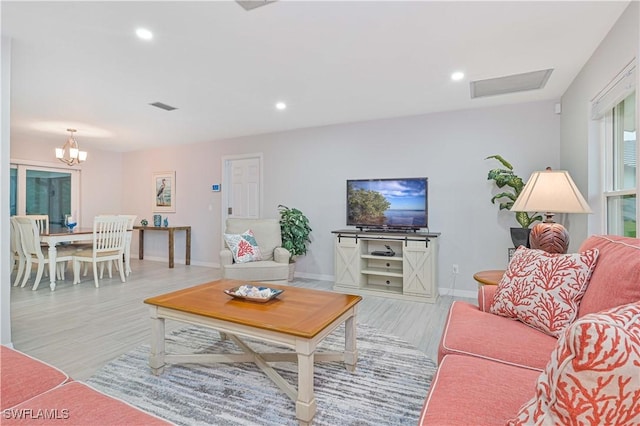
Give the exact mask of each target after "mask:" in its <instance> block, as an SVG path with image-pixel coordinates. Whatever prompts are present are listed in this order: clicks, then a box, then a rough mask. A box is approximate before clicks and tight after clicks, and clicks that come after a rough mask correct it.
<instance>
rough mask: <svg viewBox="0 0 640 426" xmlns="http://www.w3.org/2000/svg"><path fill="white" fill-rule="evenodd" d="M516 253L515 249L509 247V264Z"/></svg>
mask: <svg viewBox="0 0 640 426" xmlns="http://www.w3.org/2000/svg"><path fill="white" fill-rule="evenodd" d="M515 252H516V248H515V247H511V248H510V249H509V253H508V254H509V262H511V258H512V257H513V254H514V253H515Z"/></svg>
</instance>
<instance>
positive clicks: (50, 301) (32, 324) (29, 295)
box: [11, 259, 452, 380]
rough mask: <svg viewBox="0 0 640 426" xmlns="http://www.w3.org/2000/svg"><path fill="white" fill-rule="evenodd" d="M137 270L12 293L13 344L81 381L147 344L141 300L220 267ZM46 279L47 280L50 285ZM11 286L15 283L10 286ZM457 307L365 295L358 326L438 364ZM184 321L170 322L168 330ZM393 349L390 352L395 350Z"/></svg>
mask: <svg viewBox="0 0 640 426" xmlns="http://www.w3.org/2000/svg"><path fill="white" fill-rule="evenodd" d="M131 267H132V269H133V273H132V274H131V275H130V276H129V278H128V279H127V282H126V283H121V282H120V278H119V274H118V273H117V272H115V271H114V276H113V278H111V279H110V278H108V277H107V275H106V272H105V278H103V279H102V280H101V282H100V288H95V287H94V285H93V277H92V276H91V272H89V275H88V276H87V277H84V278H83V281H82V283H81V284H79V285H76V286H74V285H72V281H73V278H72V275H73V274H72V273H71V272H70V271H69V272H67V276H66V280H65V281H58V282H57V288H56V291H55V292H51V291H50V290H49V287H48V278H44V277H43V282H41V284H40V288H39V289H38V290H37V291H32V290H31V285H32V284H33V277H34V276H35V273H34V274H32V278H31V280H30V282H29V283H28V284H27V286H26V287H24V288H20V287H12V288H11V327H12V330H11V331H12V340H13V344H14V347H15V348H16V349H18V350H20V351H23V352H25V353H27V354H29V355H31V356H33V357H35V358H38V359H41V360H43V361H45V362H48V363H50V364H52V365H54V366H56V367H58V368H60V369H62V370H63V371H65V372H66V373H67V374H69V375H70V376H71V377H73V378H75V379H76V380H83V379H87V378H89V377H90V376H91V375H92V374H93V373H94V372H95V371H96V370H97V369H98V368H100V367H101V366H102V365H104V364H105V363H107V362H109V361H110V360H112V359H114V358H116V357H117V356H119V355H121V354H123V353H125V352H127V351H129V350H131V349H133V348H135V347H136V346H138V345H141V344H143V343H147V342H148V341H149V336H150V330H149V313H148V307H147V305H145V304H143V303H142V301H143V300H144V299H146V298H148V297H151V296H155V295H158V294H162V293H166V292H169V291H173V290H178V289H181V288H185V287H190V286H193V285H196V284H201V283H205V282H208V281H213V280H216V279H218V278H219V277H220V272H219V270H218V269H213V268H207V267H201V266H193V265H191V266H185V265H178V264H176V266H175V268H173V269H169V268H168V267H167V265H166V263H161V262H153V261H149V260H138V259H132V260H131ZM45 280H46V281H45ZM11 282H13V280H12V281H11ZM293 285H296V286H300V287H307V288H316V289H323V290H331V287H332V285H333V283H332V282H328V281H315V280H309V279H300V278H296V280H295V282H294V283H293ZM451 303H452V298H451V297H440V298H439V300H438V302H437V303H435V304H429V303H420V302H410V301H403V300H395V299H387V298H384V297H373V296H364V298H363V301H362V302H361V303H360V304H359V305H358V322H359V323H362V324H367V325H370V326H374V327H376V328H378V329H380V330H383V331H385V332H388V333H390V334H394V335H396V336H400V337H402V338H403V339H405V340H407V341H409V342H411V343H413V344H414V345H415V346H416V347H418V348H419V349H420V350H422V351H424V352H425V353H426V354H427V355H428V356H429V357H430V358H431V359H433V360H434V361H435V360H436V356H437V355H436V354H437V348H438V343H439V339H440V334H441V332H442V327H443V325H444V321H445V319H446V315H447V311H448V309H449V306H450V305H451ZM182 326H183V324H181V323H177V322H171V321H167V330H168V331H170V330H173V329H175V328H179V327H182ZM390 350H392V348H390Z"/></svg>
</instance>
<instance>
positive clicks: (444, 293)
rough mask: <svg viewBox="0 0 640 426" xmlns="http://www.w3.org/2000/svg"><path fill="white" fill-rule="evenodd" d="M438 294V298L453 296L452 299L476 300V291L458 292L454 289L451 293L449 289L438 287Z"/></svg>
mask: <svg viewBox="0 0 640 426" xmlns="http://www.w3.org/2000/svg"><path fill="white" fill-rule="evenodd" d="M438 293H440V296H454V297H463V298H465V299H477V298H478V291H477V290H459V289H454V290H453V292H452V291H451V289H450V288H445V287H439V288H438Z"/></svg>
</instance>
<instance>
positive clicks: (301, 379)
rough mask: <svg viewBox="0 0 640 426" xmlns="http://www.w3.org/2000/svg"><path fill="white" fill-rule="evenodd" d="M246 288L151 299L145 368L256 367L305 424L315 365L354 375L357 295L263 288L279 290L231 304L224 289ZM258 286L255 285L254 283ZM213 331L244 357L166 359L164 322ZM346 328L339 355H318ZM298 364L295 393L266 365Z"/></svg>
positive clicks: (223, 284) (311, 409) (218, 286)
mask: <svg viewBox="0 0 640 426" xmlns="http://www.w3.org/2000/svg"><path fill="white" fill-rule="evenodd" d="M242 284H246V283H245V282H243V281H234V280H219V281H214V282H210V283H207V284H202V285H198V286H196V287H191V288H187V289H184V290H179V291H175V292H172V293H168V294H163V295H161V296H156V297H152V298H149V299H147V300H145V301H144V303H146V304H148V305H150V308H151V355H150V357H149V366H150V367H151V371H152V372H153V374H155V375H159V374H162V372H163V371H164V366H165V365H166V364H167V363H169V364H175V363H215V362H255V363H256V365H257V366H258V367H259V368H260V369H261V370H262V371H264V373H265V374H266V375H267V376H268V377H269V378H270V379H271V380H273V381H274V383H275V384H276V385H278V387H279V388H280V389H281V390H282V391H283V392H284V393H286V394H287V395H288V396H289V397H290V398H291V399H292V400H293V401H295V403H296V418H297V419H298V421H299V422H300V424H309V423H310V422H311V420H312V419H313V416H314V415H315V413H316V400H315V396H314V393H313V363H314V361H342V362H344V363H345V366H346V368H347V369H348V370H350V371H354V370H355V366H356V362H357V360H358V352H357V349H356V307H357V306H356V305H357V304H358V303H359V302H360V300H362V298H361V297H360V296H354V295H349V294H341V293H333V292H329V291H319V290H310V289H305V288H299V287H288V286H278V285H272V284H264V285H265V286H269V287H271V288H279V289H283V290H284V292H283V293H282V294H280V295H279V296H278V297H277V298H276V299H273V300H270V301H268V302H266V303H258V302H250V301H244V300H238V299H233V298H231V297H230V296H228V295H226V294H225V293H224V292H223V290H225V289H229V288H232V287H237V286H239V285H242ZM256 285H259V284H256ZM166 319H170V320H176V321H181V322H185V323H188V324H195V325H201V326H205V327H210V328H213V329H215V330H217V331H219V332H220V335H221V338H227V337H228V338H231V339H232V340H233V341H234V342H235V343H236V344H237V345H238V346H239V347H240V348H241V349H242V350H243V351H244V353H242V354H188V355H178V354H167V353H165V320H166ZM342 323H344V324H345V349H344V351H343V352H324V351H323V352H318V353H316V347H317V346H318V344H319V343H320V342H321V341H322V340H323V339H324V338H325V337H326V336H327V335H329V334H330V333H331V332H332V331H334V330H335V329H336V328H337V327H338V326H339V325H340V324H342ZM240 337H251V338H254V339H258V340H262V341H265V342H272V343H276V344H281V345H283V346H286V347H289V348H291V349H293V350H294V352H286V353H256V352H254V351H253V350H252V349H251V348H250V347H249V346H248V345H247V344H246V343H244V342H243V341H242V340H241V339H240ZM283 361H288V362H296V361H297V363H298V388H297V390H296V388H295V387H294V386H293V385H291V384H290V383H288V382H287V381H285V380H284V378H282V376H280V374H279V373H278V372H277V371H276V370H274V369H273V368H272V367H271V366H270V365H269V362H283Z"/></svg>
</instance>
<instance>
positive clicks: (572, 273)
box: [489, 246, 598, 337]
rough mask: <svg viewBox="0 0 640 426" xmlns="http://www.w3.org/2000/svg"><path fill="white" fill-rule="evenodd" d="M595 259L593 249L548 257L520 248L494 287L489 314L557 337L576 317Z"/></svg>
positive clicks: (549, 254)
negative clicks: (512, 320)
mask: <svg viewBox="0 0 640 426" xmlns="http://www.w3.org/2000/svg"><path fill="white" fill-rule="evenodd" d="M597 259H598V249H597V248H595V249H592V250H587V251H585V252H582V253H570V254H555V253H554V254H551V253H547V252H545V251H543V250H535V249H528V248H526V247H523V246H520V247H519V248H518V249H517V250H516V252H515V253H514V255H513V257H512V258H511V261H510V262H509V267H508V268H507V270H506V272H505V273H504V276H503V277H502V280H501V281H500V283H499V284H498V289H497V290H496V294H495V296H494V298H493V301H492V303H491V305H490V307H489V312H491V313H493V314H496V315H502V316H505V317H508V318H514V319H517V320H519V321H522V322H523V323H525V324H527V325H530V326H531V327H535V328H537V329H538V330H540V331H542V332H544V333H547V334H549V335H550V336H554V337H558V336H559V335H560V334H562V332H563V331H564V330H565V329H566V328H567V327H568V326H569V325H570V324H571V323H572V322H573V321H574V320H575V319H576V318H577V316H578V308H579V306H580V300H582V296H583V295H584V292H585V291H586V289H587V285H588V284H589V278H590V277H591V273H592V271H593V268H594V267H595V265H596V260H597Z"/></svg>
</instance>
